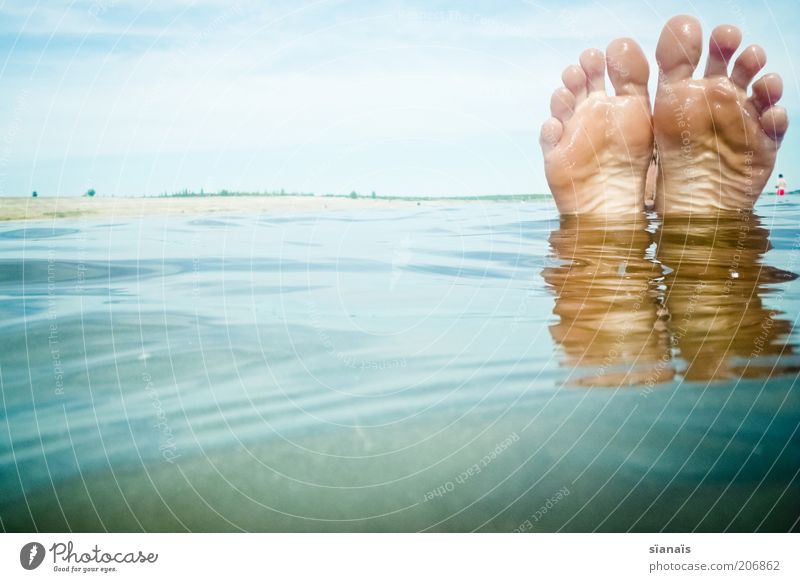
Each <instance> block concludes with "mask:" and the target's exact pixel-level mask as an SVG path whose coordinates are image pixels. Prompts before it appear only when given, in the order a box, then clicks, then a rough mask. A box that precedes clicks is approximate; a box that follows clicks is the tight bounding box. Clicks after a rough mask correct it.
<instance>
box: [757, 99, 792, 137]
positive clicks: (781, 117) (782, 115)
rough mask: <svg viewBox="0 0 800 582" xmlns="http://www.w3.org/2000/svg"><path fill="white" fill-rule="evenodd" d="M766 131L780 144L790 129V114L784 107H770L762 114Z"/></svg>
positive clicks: (762, 123) (762, 124)
mask: <svg viewBox="0 0 800 582" xmlns="http://www.w3.org/2000/svg"><path fill="white" fill-rule="evenodd" d="M761 127H762V128H763V129H764V133H766V134H767V135H768V136H770V137H771V138H772V139H774V140H775V141H776V142H778V143H779V144H780V142H781V140H782V139H783V136H784V135H786V130H787V129H789V115H788V114H787V113H786V110H785V109H784V108H783V107H780V106H777V107H770V108H769V109H767V110H766V111H765V112H764V113H763V114H762V115H761Z"/></svg>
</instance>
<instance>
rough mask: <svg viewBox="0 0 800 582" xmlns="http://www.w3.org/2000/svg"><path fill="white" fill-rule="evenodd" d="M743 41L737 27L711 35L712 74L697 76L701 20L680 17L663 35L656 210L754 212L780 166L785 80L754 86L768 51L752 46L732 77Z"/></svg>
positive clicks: (772, 76) (767, 79)
mask: <svg viewBox="0 0 800 582" xmlns="http://www.w3.org/2000/svg"><path fill="white" fill-rule="evenodd" d="M741 40H742V33H741V32H740V31H739V29H738V28H736V27H735V26H728V25H723V26H718V27H717V28H715V29H714V31H713V32H712V33H711V41H710V46H709V57H708V62H707V64H706V70H705V76H704V78H702V79H692V73H693V72H694V69H695V67H697V64H698V63H699V61H700V54H701V52H702V43H703V36H702V32H701V29H700V22H698V20H697V19H696V18H693V17H691V16H675V17H674V18H672V19H670V21H669V22H668V23H667V25H666V26H665V27H664V30H663V32H662V33H661V38H660V39H659V41H658V48H657V49H656V60H657V61H658V65H659V69H660V70H659V82H658V92H657V94H656V100H655V108H654V112H653V113H654V116H653V126H654V131H655V140H656V144H657V147H658V154H659V157H660V160H659V162H660V164H659V176H658V181H657V193H656V210H657V211H658V212H661V213H666V214H685V215H688V214H691V213H697V212H700V213H707V212H708V211H711V210H714V211H716V210H738V209H750V208H752V207H753V204H755V201H756V199H757V198H758V196H759V194H761V191H762V190H763V189H764V186H765V185H766V182H767V180H768V179H769V176H770V174H771V172H772V168H773V166H774V165H775V156H776V154H777V151H778V146H779V144H780V141H781V139H782V138H783V135H784V134H785V133H786V129H787V128H788V125H789V121H788V117H787V115H786V110H785V109H784V108H783V107H778V106H776V105H775V104H776V103H777V102H778V99H780V97H781V93H782V92H783V83H782V81H781V78H780V77H779V76H778V75H775V74H768V75H764V76H763V77H761V78H760V79H759V80H757V81H756V82H755V83H753V86H752V90H751V96H750V97H749V98H748V96H747V88H748V86H749V85H750V82H751V81H752V80H753V78H754V77H755V76H756V74H757V73H758V72H759V71H760V70H761V68H762V67H763V66H764V63H765V62H766V55H765V53H764V50H763V49H762V48H761V47H759V46H756V45H751V46H748V47H747V48H746V49H744V51H743V52H742V53H741V55H740V56H739V58H738V59H736V62H735V64H734V66H733V70H732V72H731V74H730V77H729V76H728V62H729V61H730V59H731V57H732V56H733V54H734V53H735V52H736V49H737V48H739V44H740V43H741Z"/></svg>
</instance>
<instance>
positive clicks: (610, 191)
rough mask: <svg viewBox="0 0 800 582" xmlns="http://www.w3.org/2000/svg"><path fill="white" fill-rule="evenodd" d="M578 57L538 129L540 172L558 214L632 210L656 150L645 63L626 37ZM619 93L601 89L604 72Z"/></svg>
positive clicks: (612, 214) (636, 210) (615, 213)
mask: <svg viewBox="0 0 800 582" xmlns="http://www.w3.org/2000/svg"><path fill="white" fill-rule="evenodd" d="M606 56H607V58H606V57H604V56H603V53H602V52H601V51H599V50H596V49H590V50H586V51H584V52H583V54H581V57H580V66H578V65H572V66H570V67H567V68H566V69H565V70H564V74H563V75H562V80H563V81H564V86H563V87H559V88H558V89H556V91H555V92H554V93H553V97H552V99H551V106H550V109H551V112H552V115H553V117H551V118H550V119H548V120H547V121H546V122H545V123H544V125H543V126H542V132H541V138H540V142H541V145H542V151H543V153H544V159H545V174H546V175H547V182H548V184H549V185H550V190H551V191H552V192H553V197H554V198H555V200H556V204H557V205H558V210H559V212H561V214H603V215H607V216H610V217H619V216H621V215H635V214H637V213H641V212H642V210H643V207H644V202H643V197H644V185H645V176H646V174H647V168H648V166H649V165H650V159H651V157H652V153H653V130H652V123H651V115H650V98H649V96H648V92H647V79H648V77H649V74H650V68H649V65H648V64H647V59H646V58H645V56H644V53H643V52H642V49H641V48H640V47H639V45H638V44H636V42H635V41H633V40H631V39H626V38H621V39H617V40H615V41H613V42H612V43H611V44H610V45H608V49H607V55H606ZM606 68H608V76H609V78H610V79H611V84H612V85H613V86H614V90H615V93H616V95H608V94H606V88H605V75H606Z"/></svg>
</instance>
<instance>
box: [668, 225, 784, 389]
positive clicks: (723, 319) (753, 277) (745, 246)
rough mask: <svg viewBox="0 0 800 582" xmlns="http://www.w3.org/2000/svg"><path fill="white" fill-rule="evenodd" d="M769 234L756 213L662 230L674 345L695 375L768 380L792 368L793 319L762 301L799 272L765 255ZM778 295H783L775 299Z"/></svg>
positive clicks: (686, 373) (691, 376)
mask: <svg viewBox="0 0 800 582" xmlns="http://www.w3.org/2000/svg"><path fill="white" fill-rule="evenodd" d="M768 237H769V231H768V230H767V229H765V228H764V227H762V226H761V222H760V220H759V218H758V217H757V216H755V215H753V214H751V213H750V212H742V213H740V214H736V215H734V216H731V217H725V218H720V217H715V218H714V219H707V220H705V221H702V220H699V219H697V218H692V219H691V220H688V219H686V220H678V219H673V218H670V219H667V220H666V221H665V223H664V225H663V226H662V228H661V230H660V231H659V232H658V233H657V234H656V239H657V243H658V252H657V256H658V259H659V261H661V262H662V263H663V264H664V265H666V266H668V267H669V268H670V269H671V272H669V273H668V274H667V276H666V281H665V282H666V289H667V290H666V294H665V305H666V307H667V310H668V311H669V330H670V335H671V337H672V343H673V347H674V348H677V352H678V354H679V355H680V358H681V359H682V360H683V362H684V364H683V365H684V369H683V370H681V373H682V374H683V375H684V377H685V378H687V379H690V380H709V379H722V378H733V377H741V376H745V377H764V376H769V375H771V374H779V373H786V372H789V371H791V367H790V366H787V365H783V364H781V363H780V360H779V359H778V358H779V356H781V355H789V354H791V353H792V348H791V345H790V344H789V343H788V334H789V332H790V331H791V322H790V321H788V320H786V319H783V318H781V317H780V315H781V314H782V313H783V312H782V311H780V310H778V309H769V308H768V307H767V306H765V304H764V298H765V297H766V296H767V295H768V294H769V293H772V292H774V291H776V288H775V287H774V284H776V283H780V282H785V281H789V280H791V279H794V278H796V275H795V274H793V273H789V272H787V271H783V270H780V269H777V268H774V267H770V266H768V265H764V264H763V262H762V260H763V257H764V253H765V252H766V251H767V250H769V248H770V243H769V238H768ZM776 299H777V300H780V296H776Z"/></svg>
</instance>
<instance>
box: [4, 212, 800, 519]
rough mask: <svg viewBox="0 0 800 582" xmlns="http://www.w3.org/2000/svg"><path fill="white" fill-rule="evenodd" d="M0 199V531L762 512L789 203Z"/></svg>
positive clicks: (771, 478) (788, 446)
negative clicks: (721, 213)
mask: <svg viewBox="0 0 800 582" xmlns="http://www.w3.org/2000/svg"><path fill="white" fill-rule="evenodd" d="M758 214H759V217H756V216H745V217H744V219H739V220H730V221H725V222H720V221H719V220H713V221H699V220H696V221H694V222H693V223H692V224H685V223H675V224H666V225H661V224H660V223H658V222H656V221H651V222H650V223H648V224H643V225H613V226H608V225H606V226H603V225H593V224H589V223H586V222H583V223H580V224H576V223H572V222H569V221H564V222H561V221H559V220H558V217H557V215H556V214H555V212H554V209H553V207H552V205H551V204H546V203H535V202H528V203H524V204H510V203H509V204H506V203H496V204H470V205H463V206H454V207H440V208H433V207H426V206H425V205H422V206H420V207H418V208H414V209H411V210H408V209H393V210H363V211H343V212H331V213H326V214H308V215H292V216H280V217H270V216H258V215H252V216H224V217H218V216H215V217H203V218H185V217H174V216H173V217H150V218H146V219H141V220H129V219H115V220H113V221H110V220H97V219H93V220H89V219H86V220H79V219H75V220H72V219H70V220H58V221H55V222H44V221H40V222H28V223H19V222H17V223H14V222H9V223H2V224H0V313H1V314H2V318H0V325H1V326H2V329H1V330H0V346H2V349H1V350H0V381H1V382H2V408H1V410H2V416H1V417H0V469H2V470H1V471H0V519H2V527H3V528H4V529H5V530H8V531H33V530H55V531H64V530H73V531H83V530H99V531H103V530H111V531H140V530H147V531H154V530H166V531H185V530H193V531H222V530H225V531H227V530H273V531H294V530H300V531H350V530H357V531H417V530H427V531H472V530H484V531H628V530H634V531H661V530H665V531H692V530H697V531H723V530H726V531H727V530H730V531H754V530H758V531H787V530H791V529H797V527H798V521H797V520H798V517H800V501H798V499H799V498H798V488H799V485H800V484H799V483H798V471H800V437H799V436H798V434H797V433H798V423H799V422H800V399H799V398H798V393H797V389H796V388H795V381H796V379H797V373H798V370H800V358H799V357H798V355H797V354H796V351H797V340H798V338H797V334H796V333H795V332H794V331H793V328H794V324H795V321H796V320H797V317H798V314H800V304H799V303H798V298H800V293H799V291H800V282H798V280H797V278H796V275H795V274H794V273H796V272H800V230H798V228H797V225H798V222H800V205H799V204H797V203H794V202H790V201H780V203H779V202H778V201H777V199H776V198H774V197H768V198H765V199H764V200H763V202H762V203H761V204H760V206H759V208H758Z"/></svg>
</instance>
